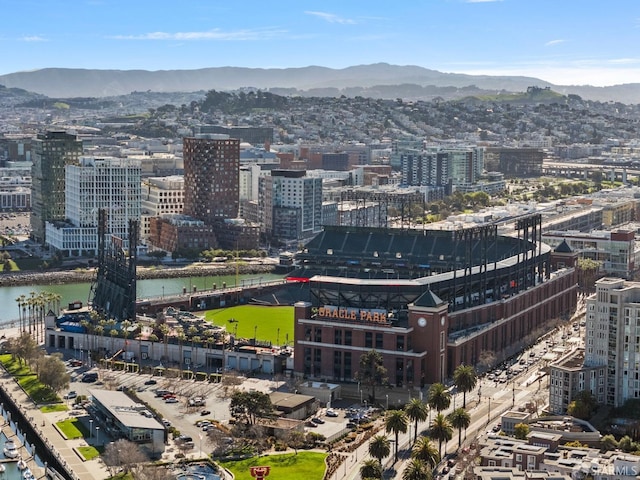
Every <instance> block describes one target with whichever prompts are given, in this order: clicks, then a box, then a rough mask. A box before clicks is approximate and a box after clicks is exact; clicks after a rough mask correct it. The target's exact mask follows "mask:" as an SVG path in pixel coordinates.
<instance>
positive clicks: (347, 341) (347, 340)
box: [344, 330, 352, 345]
mask: <svg viewBox="0 0 640 480" xmlns="http://www.w3.org/2000/svg"><path fill="white" fill-rule="evenodd" d="M351 335H352V333H351V330H345V331H344V344H345V345H351Z"/></svg>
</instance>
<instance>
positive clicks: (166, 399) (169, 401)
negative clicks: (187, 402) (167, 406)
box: [164, 397, 178, 403]
mask: <svg viewBox="0 0 640 480" xmlns="http://www.w3.org/2000/svg"><path fill="white" fill-rule="evenodd" d="M164 403H178V399H177V398H176V397H169V398H165V400H164Z"/></svg>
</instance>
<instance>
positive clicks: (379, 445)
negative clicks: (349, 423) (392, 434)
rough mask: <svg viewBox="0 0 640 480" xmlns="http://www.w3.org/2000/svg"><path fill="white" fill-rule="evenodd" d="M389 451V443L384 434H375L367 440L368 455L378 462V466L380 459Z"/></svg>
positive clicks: (386, 455) (387, 454)
mask: <svg viewBox="0 0 640 480" xmlns="http://www.w3.org/2000/svg"><path fill="white" fill-rule="evenodd" d="M389 453H391V444H390V443H389V439H388V438H387V437H385V436H384V435H376V436H375V437H373V438H372V439H371V441H370V442H369V455H371V456H372V457H373V458H375V459H376V460H378V462H380V467H382V459H383V458H385V457H388V456H389Z"/></svg>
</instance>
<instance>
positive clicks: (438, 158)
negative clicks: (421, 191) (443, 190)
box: [400, 147, 484, 187]
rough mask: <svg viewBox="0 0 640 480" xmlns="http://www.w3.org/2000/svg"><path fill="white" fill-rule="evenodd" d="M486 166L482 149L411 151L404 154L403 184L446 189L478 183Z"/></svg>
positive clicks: (402, 154) (402, 160) (402, 166)
mask: <svg viewBox="0 0 640 480" xmlns="http://www.w3.org/2000/svg"><path fill="white" fill-rule="evenodd" d="M483 165H484V160H483V150H482V148H455V149H453V148H446V149H444V148H440V147H429V148H427V149H423V150H407V151H405V152H402V153H400V166H401V170H402V183H403V184H404V185H411V186H426V185H429V186H434V187H442V186H446V185H448V184H449V183H451V184H452V185H467V184H473V183H476V182H477V181H478V180H479V179H480V175H482V169H483Z"/></svg>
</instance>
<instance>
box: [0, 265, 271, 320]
mask: <svg viewBox="0 0 640 480" xmlns="http://www.w3.org/2000/svg"><path fill="white" fill-rule="evenodd" d="M281 278H282V275H277V274H272V273H260V274H243V275H238V276H237V277H236V275H225V276H213V275H210V276H205V277H182V278H154V279H147V280H138V281H137V282H136V284H137V289H136V290H137V291H136V296H137V298H139V299H142V298H153V297H162V296H171V295H178V294H181V293H182V292H183V291H189V292H191V291H193V288H194V287H195V288H196V289H197V290H198V291H201V290H208V289H211V288H213V286H214V284H215V286H216V288H222V286H223V284H225V283H226V286H227V287H234V286H236V285H237V286H250V285H258V284H259V283H261V282H266V281H270V280H277V279H281ZM31 292H33V293H35V294H37V293H40V292H51V293H56V294H58V295H60V296H61V300H60V305H61V306H62V307H64V306H66V305H68V304H69V303H71V302H75V301H78V300H79V301H81V302H82V303H84V304H86V303H87V302H88V300H89V296H90V293H91V283H89V282H85V283H68V284H62V285H59V284H55V285H18V286H6V287H0V305H1V306H2V308H0V324H2V323H6V322H8V321H11V320H17V319H18V304H17V302H16V299H17V298H19V297H20V296H21V295H24V296H25V297H26V298H29V297H30V296H31Z"/></svg>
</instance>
